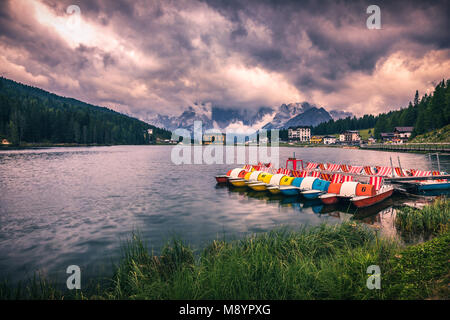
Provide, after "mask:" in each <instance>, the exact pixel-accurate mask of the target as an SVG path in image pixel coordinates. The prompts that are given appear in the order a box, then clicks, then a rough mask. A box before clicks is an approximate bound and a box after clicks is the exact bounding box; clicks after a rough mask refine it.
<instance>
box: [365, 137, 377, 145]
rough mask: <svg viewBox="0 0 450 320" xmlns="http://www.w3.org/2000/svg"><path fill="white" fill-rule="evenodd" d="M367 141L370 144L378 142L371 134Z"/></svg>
mask: <svg viewBox="0 0 450 320" xmlns="http://www.w3.org/2000/svg"><path fill="white" fill-rule="evenodd" d="M367 142H368V144H374V143H377V140H376V139H375V138H374V137H373V136H370V137H369V139H368V140H367Z"/></svg>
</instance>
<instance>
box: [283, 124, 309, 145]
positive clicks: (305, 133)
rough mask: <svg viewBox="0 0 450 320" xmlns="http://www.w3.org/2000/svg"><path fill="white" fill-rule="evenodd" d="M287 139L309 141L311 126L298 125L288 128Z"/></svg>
mask: <svg viewBox="0 0 450 320" xmlns="http://www.w3.org/2000/svg"><path fill="white" fill-rule="evenodd" d="M288 138H289V140H299V141H301V142H309V139H310V138H311V128H308V127H298V128H294V129H292V128H289V129H288Z"/></svg>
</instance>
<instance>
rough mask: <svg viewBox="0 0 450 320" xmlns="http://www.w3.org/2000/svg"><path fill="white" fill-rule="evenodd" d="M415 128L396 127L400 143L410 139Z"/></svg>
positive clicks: (395, 131) (396, 135) (395, 133)
mask: <svg viewBox="0 0 450 320" xmlns="http://www.w3.org/2000/svg"><path fill="white" fill-rule="evenodd" d="M413 130H414V127H395V128H394V136H395V138H396V139H397V140H398V142H399V143H403V142H406V141H408V140H409V138H410V137H411V134H412V132H413Z"/></svg>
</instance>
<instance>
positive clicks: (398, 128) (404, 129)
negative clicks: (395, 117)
mask: <svg viewBox="0 0 450 320" xmlns="http://www.w3.org/2000/svg"><path fill="white" fill-rule="evenodd" d="M413 130H414V127H395V129H394V131H398V132H412V131H413Z"/></svg>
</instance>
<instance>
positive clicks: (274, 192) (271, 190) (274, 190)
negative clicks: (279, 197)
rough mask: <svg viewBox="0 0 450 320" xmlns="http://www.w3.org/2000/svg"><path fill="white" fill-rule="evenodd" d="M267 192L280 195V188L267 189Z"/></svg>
mask: <svg viewBox="0 0 450 320" xmlns="http://www.w3.org/2000/svg"><path fill="white" fill-rule="evenodd" d="M267 190H269V192H270V193H271V194H280V193H281V191H280V188H278V187H271V188H267Z"/></svg>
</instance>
